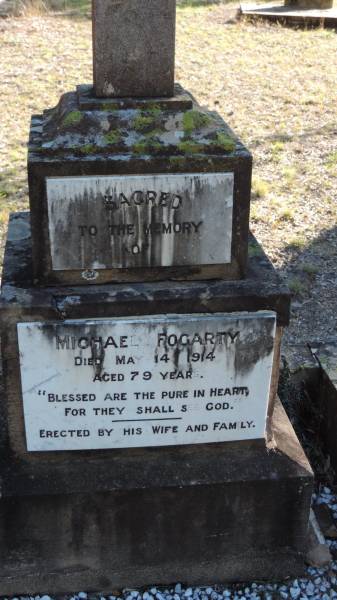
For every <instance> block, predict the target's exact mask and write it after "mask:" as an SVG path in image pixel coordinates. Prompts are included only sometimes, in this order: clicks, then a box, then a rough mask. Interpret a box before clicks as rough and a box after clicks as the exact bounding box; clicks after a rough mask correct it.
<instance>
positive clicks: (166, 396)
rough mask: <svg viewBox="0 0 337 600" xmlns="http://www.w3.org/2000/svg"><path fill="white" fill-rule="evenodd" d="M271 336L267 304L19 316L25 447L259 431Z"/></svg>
mask: <svg viewBox="0 0 337 600" xmlns="http://www.w3.org/2000/svg"><path fill="white" fill-rule="evenodd" d="M274 337H275V313H273V312H271V311H262V312H257V313H233V314H225V313H218V314H214V315H181V316H180V315H174V316H161V315H159V316H158V315H156V316H148V317H133V318H131V317H130V318H115V319H97V320H90V321H89V320H69V321H65V322H63V323H54V322H44V323H42V322H35V323H34V322H29V323H19V324H18V338H19V347H20V364H21V381H22V393H23V403H24V416H25V428H26V439H27V446H28V450H30V451H43V450H46V451H48V450H49V451H51V450H84V449H100V448H126V447H137V446H161V445H179V444H195V443H207V442H221V441H229V440H239V439H254V438H260V437H263V435H264V428H265V418H266V410H267V403H268V398H269V387H270V378H271V370H272V362H273V348H274ZM32 345H33V347H34V348H35V352H34V353H32V352H31V347H32Z"/></svg>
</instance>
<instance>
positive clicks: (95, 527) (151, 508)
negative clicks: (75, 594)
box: [0, 213, 312, 594]
mask: <svg viewBox="0 0 337 600" xmlns="http://www.w3.org/2000/svg"><path fill="white" fill-rule="evenodd" d="M186 310H188V311H189V313H190V315H193V313H195V314H196V315H202V314H203V313H209V314H214V313H222V312H225V313H226V314H227V313H228V314H229V315H230V314H231V313H232V314H233V316H234V315H236V314H247V315H249V314H251V313H252V314H256V311H258V314H264V313H263V312H262V313H261V312H259V311H267V314H270V312H272V313H274V314H276V316H277V327H278V331H280V330H281V328H282V326H283V325H286V324H287V320H288V315H289V295H288V292H287V290H286V289H285V288H284V287H283V286H282V284H281V283H280V280H279V278H278V277H277V275H276V273H275V271H274V269H273V268H272V266H271V264H270V263H269V261H268V260H267V259H266V257H265V256H264V255H263V253H262V252H261V253H260V254H259V256H256V257H254V258H252V259H250V261H249V265H248V274H247V278H246V279H245V280H237V281H233V282H226V281H213V282H169V283H168V282H158V283H146V284H140V283H134V284H130V285H128V286H127V287H126V286H125V285H121V284H109V285H104V286H90V285H89V286H86V287H83V286H77V287H64V288H56V287H52V286H51V287H47V288H39V287H36V286H34V285H32V262H31V240H30V229H29V223H28V216H27V214H24V213H23V214H16V215H13V217H12V219H11V224H10V227H9V235H8V242H7V249H6V257H5V267H4V275H3V283H2V299H1V329H2V342H3V360H4V382H5V396H4V401H3V402H2V404H1V407H2V410H3V413H4V414H3V415H2V418H3V419H4V420H5V422H6V423H7V431H8V434H9V435H8V438H7V439H6V438H5V439H4V442H3V447H2V452H1V456H2V466H1V476H2V496H3V497H2V500H1V502H0V540H1V542H0V558H1V561H0V564H1V567H0V589H1V592H2V593H3V594H14V593H15V594H19V593H25V594H27V593H34V592H43V591H48V592H49V593H63V592H70V591H78V590H79V589H80V588H81V589H86V590H98V589H99V590H107V591H108V590H111V589H116V588H120V587H123V586H127V587H135V586H143V585H146V584H153V583H156V584H168V583H170V582H174V581H177V580H180V581H188V583H190V584H205V583H207V582H217V581H219V582H223V581H240V580H241V581H243V580H249V579H264V578H280V577H283V576H285V575H291V574H298V573H299V572H301V570H302V568H303V551H304V549H305V546H306V534H307V524H308V511H309V506H310V498H311V489H312V473H311V469H310V466H309V464H308V462H307V460H306V458H305V455H304V453H303V451H302V449H301V447H300V445H299V443H298V440H297V438H296V436H295V434H294V432H293V430H292V427H291V425H290V423H289V421H288V419H287V417H286V415H285V413H284V411H283V409H282V408H281V406H280V404H279V403H278V402H276V407H275V409H274V404H275V387H273V386H271V397H270V399H269V413H270V416H271V419H270V423H269V427H268V433H267V437H268V441H266V440H265V439H263V437H262V439H261V436H260V439H251V440H245V441H240V442H235V441H234V442H227V443H226V444H224V443H213V444H207V443H206V444H196V445H190V444H187V445H178V446H172V447H152V448H119V449H106V450H100V452H97V451H94V450H91V451H90V450H82V451H80V452H67V451H63V452H55V451H54V452H53V451H49V452H43V451H42V452H41V451H40V452H27V447H26V442H25V428H24V422H23V412H22V411H23V403H22V392H21V385H20V367H19V351H18V346H17V343H18V342H17V324H18V323H21V322H26V323H31V324H34V322H46V321H47V322H54V323H55V322H58V323H59V324H62V323H64V322H68V323H71V322H72V320H75V321H76V320H78V319H82V318H85V319H87V320H90V319H97V318H100V317H104V318H105V319H107V318H110V319H111V318H113V317H121V316H124V317H127V316H128V315H132V316H134V315H149V314H152V315H155V314H182V315H183V314H184V313H186ZM237 311H240V313H237ZM153 318H154V317H153ZM147 320H148V318H147ZM264 341H265V344H266V346H268V342H267V338H265V340H264ZM275 343H276V344H277V340H276V342H275ZM252 347H253V346H252ZM32 352H37V353H38V352H39V348H38V347H36V346H35V347H34V348H32ZM254 352H255V356H254V359H253V360H254V361H257V360H258V354H259V352H262V353H265V352H268V351H267V350H266V348H264V349H263V347H261V348H260V351H258V349H257V348H255V350H254ZM256 353H257V354H256ZM276 355H277V350H276ZM21 359H22V357H21ZM273 369H274V374H273V375H272V379H273V377H274V378H276V379H277V371H278V362H277V361H276V362H275V361H274V367H273ZM204 373H205V374H206V371H204ZM42 379H43V377H42ZM38 385H39V386H41V387H43V386H46V385H48V384H47V382H46V381H42V380H40V382H39V383H38ZM180 387H182V388H183V387H184V385H181V384H180ZM115 389H116V388H115ZM120 389H123V387H122V388H120ZM36 398H37V397H36ZM115 404H116V403H115ZM152 404H153V401H152ZM218 404H219V408H218V409H217V411H218V412H217V415H216V417H214V420H216V421H221V420H223V419H224V418H225V415H224V406H223V398H220V402H219V403H218ZM72 406H73V404H72ZM219 409H220V412H219ZM55 410H56V412H57V409H55ZM225 412H226V411H225ZM55 414H56V413H55ZM112 418H113V417H112ZM56 422H57V417H56V420H55V427H57V425H56ZM26 436H29V429H26ZM27 440H28V442H29V437H27ZM161 443H163V441H161ZM46 449H47V448H46Z"/></svg>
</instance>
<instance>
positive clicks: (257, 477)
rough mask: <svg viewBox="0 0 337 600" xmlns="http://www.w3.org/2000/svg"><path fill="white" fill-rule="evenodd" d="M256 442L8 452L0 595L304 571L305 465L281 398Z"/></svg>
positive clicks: (0, 509) (1, 508)
mask: <svg viewBox="0 0 337 600" xmlns="http://www.w3.org/2000/svg"><path fill="white" fill-rule="evenodd" d="M272 431H273V436H274V447H273V448H272V449H270V450H268V448H267V447H266V444H265V442H264V441H263V440H260V441H256V440H255V441H246V442H231V443H227V444H208V445H202V446H194V447H193V446H185V447H183V446H182V447H175V448H151V449H147V450H146V451H144V450H137V451H129V452H125V451H123V452H120V451H117V452H116V453H115V455H114V456H111V455H110V456H108V457H107V456H105V455H103V456H101V457H98V456H96V458H92V459H85V460H83V459H82V458H81V457H78V456H77V457H73V458H72V460H71V461H70V460H67V461H65V462H63V465H62V468H60V466H58V465H55V464H53V461H48V460H43V459H42V460H40V462H39V463H38V464H35V465H34V466H33V465H27V464H25V463H24V462H22V461H16V460H13V458H11V459H10V462H8V463H7V471H6V472H5V473H4V474H3V484H2V485H3V498H2V500H1V503H0V539H1V543H0V557H1V567H0V589H1V592H2V594H20V593H22V594H25V595H26V594H33V593H36V592H44V591H46V592H48V593H51V594H56V593H64V592H71V591H73V592H76V591H78V590H80V589H81V590H83V589H85V590H101V591H104V590H106V591H111V590H112V589H118V588H122V587H128V588H130V587H136V586H145V585H148V584H154V583H156V584H169V583H172V582H176V581H177V580H179V581H186V582H188V583H189V584H191V585H193V584H207V583H209V582H212V583H214V582H224V581H235V582H237V581H249V580H252V579H254V580H256V579H281V578H283V577H284V576H287V575H298V574H299V573H301V572H302V570H303V553H304V551H305V550H306V535H307V524H308V507H309V505H310V498H311V491H312V473H311V469H310V466H309V464H308V462H307V459H306V457H305V455H304V453H303V451H302V449H301V447H300V445H299V443H298V440H297V438H296V436H295V434H294V432H293V429H292V427H291V425H290V423H289V421H288V419H287V417H286V415H285V413H284V411H283V409H282V408H281V406H280V405H279V404H277V406H276V410H275V411H274V416H273V429H272Z"/></svg>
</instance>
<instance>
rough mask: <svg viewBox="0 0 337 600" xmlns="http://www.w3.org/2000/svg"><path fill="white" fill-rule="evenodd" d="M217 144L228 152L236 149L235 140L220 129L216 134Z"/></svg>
mask: <svg viewBox="0 0 337 600" xmlns="http://www.w3.org/2000/svg"><path fill="white" fill-rule="evenodd" d="M216 145H217V146H220V148H222V150H225V151H226V152H233V151H234V150H235V140H233V138H232V137H231V136H230V135H229V134H228V133H225V132H224V131H218V133H217V134H216Z"/></svg>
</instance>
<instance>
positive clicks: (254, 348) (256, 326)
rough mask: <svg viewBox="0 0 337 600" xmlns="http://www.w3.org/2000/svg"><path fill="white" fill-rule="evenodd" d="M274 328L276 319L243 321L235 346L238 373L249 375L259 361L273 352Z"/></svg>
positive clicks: (235, 362)
mask: <svg viewBox="0 0 337 600" xmlns="http://www.w3.org/2000/svg"><path fill="white" fill-rule="evenodd" d="M274 328H275V321H274V319H262V318H261V319H259V318H257V319H256V321H255V322H254V323H249V324H248V323H247V324H245V322H242V323H241V325H240V336H239V338H238V340H237V342H236V346H235V360H234V367H235V371H236V373H237V374H240V375H247V373H249V372H250V371H252V370H253V369H254V367H255V366H256V364H257V363H258V362H259V361H261V360H263V359H264V358H266V357H268V356H269V355H270V354H271V353H272V352H273V349H274Z"/></svg>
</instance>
